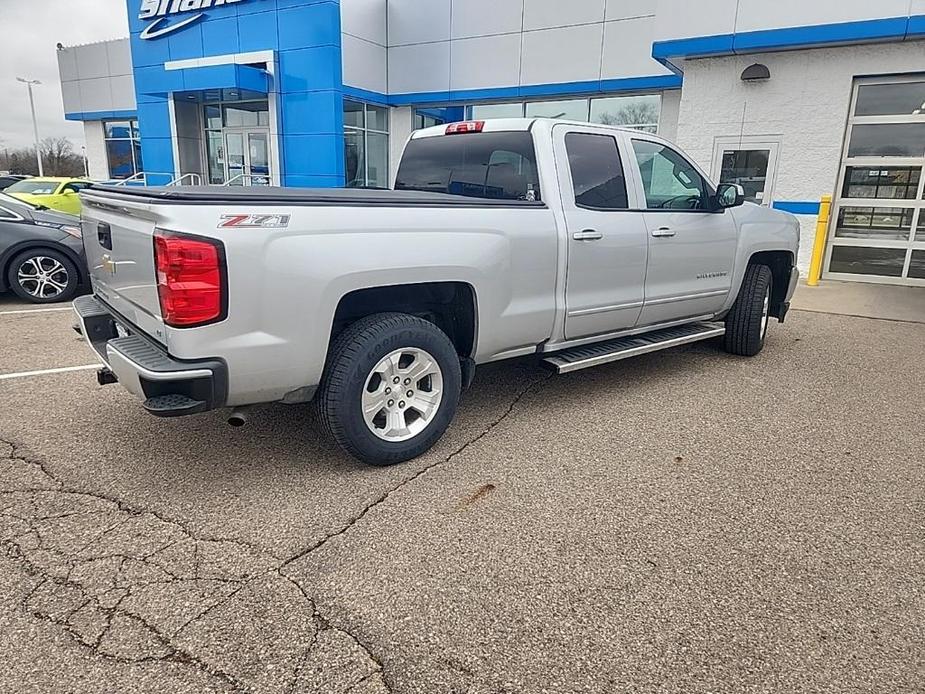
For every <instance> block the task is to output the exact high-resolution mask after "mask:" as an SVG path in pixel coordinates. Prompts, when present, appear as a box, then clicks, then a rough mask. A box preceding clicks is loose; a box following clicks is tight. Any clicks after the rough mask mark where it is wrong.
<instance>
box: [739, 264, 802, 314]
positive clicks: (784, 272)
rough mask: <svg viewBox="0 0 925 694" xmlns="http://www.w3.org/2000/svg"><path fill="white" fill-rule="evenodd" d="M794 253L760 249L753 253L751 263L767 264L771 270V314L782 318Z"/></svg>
mask: <svg viewBox="0 0 925 694" xmlns="http://www.w3.org/2000/svg"><path fill="white" fill-rule="evenodd" d="M793 260H794V258H793V253H791V252H790V251H759V252H757V253H753V254H752V255H751V256H750V257H749V259H748V264H749V265H766V266H767V267H768V268H770V270H771V277H772V280H773V281H772V283H771V312H770V313H771V315H772V316H773V317H774V318H778V319H780V318H781V315H782V313H783V311H784V306H783V304H784V302H785V301H786V300H787V289H788V288H789V286H790V275H791V273H792V272H793Z"/></svg>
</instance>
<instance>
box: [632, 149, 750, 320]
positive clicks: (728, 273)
mask: <svg viewBox="0 0 925 694" xmlns="http://www.w3.org/2000/svg"><path fill="white" fill-rule="evenodd" d="M630 139H631V142H632V148H631V149H632V153H631V155H630V156H631V157H632V158H633V161H634V164H632V165H631V166H632V173H633V176H635V177H636V183H637V188H638V189H639V190H640V191H641V193H642V195H641V196H640V197H641V200H640V202H641V203H642V204H643V205H644V207H645V214H644V218H645V226H646V229H647V230H648V235H649V236H648V240H649V260H648V269H647V272H646V280H645V295H646V299H645V306H644V307H643V309H642V315H641V316H640V318H639V323H640V325H654V324H656V323H665V322H669V321H674V320H682V319H685V318H692V317H697V316H706V315H709V314H713V313H716V312H718V311H720V310H721V309H722V307H723V304H724V303H725V300H726V296H727V295H728V294H729V291H730V288H731V282H732V268H733V263H734V262H735V254H736V246H737V242H738V231H737V228H736V224H735V221H734V220H733V218H732V215H731V214H728V213H726V212H725V211H724V210H717V211H713V203H712V196H713V193H714V191H713V187H712V186H711V185H710V183H709V182H708V181H707V180H706V178H704V176H703V175H702V174H701V173H700V171H698V170H697V168H696V167H695V166H694V165H693V164H692V163H691V162H690V161H688V160H687V158H686V157H684V155H682V154H681V153H680V152H678V151H677V150H675V149H674V148H672V147H669V146H668V145H667V144H666V143H664V142H662V141H660V140H655V139H650V138H647V137H644V136H642V135H640V136H636V135H633V136H632V137H631V138H630Z"/></svg>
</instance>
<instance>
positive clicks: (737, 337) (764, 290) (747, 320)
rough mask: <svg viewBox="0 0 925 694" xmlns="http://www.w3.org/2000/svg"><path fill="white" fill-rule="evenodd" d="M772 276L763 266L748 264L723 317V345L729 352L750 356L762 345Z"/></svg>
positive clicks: (766, 331)
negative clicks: (724, 326)
mask: <svg viewBox="0 0 925 694" xmlns="http://www.w3.org/2000/svg"><path fill="white" fill-rule="evenodd" d="M772 286H773V275H772V273H771V268H769V267H768V266H767V265H749V266H748V268H747V269H746V270H745V278H744V279H743V280H742V289H740V290H739V296H738V297H736V301H735V303H734V304H733V305H732V310H731V311H730V312H729V315H728V316H726V336H725V338H724V340H725V348H726V351H727V352H729V353H730V354H738V355H741V356H743V357H753V356H755V355H756V354H758V352H760V351H761V350H762V348H763V347H764V340H765V337H766V336H767V334H768V324H769V323H770V317H771V289H772Z"/></svg>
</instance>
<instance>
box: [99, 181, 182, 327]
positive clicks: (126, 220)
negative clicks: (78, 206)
mask: <svg viewBox="0 0 925 694" xmlns="http://www.w3.org/2000/svg"><path fill="white" fill-rule="evenodd" d="M81 199H82V202H83V212H82V216H81V227H82V232H83V242H84V250H85V252H86V255H87V266H88V268H89V270H90V277H91V279H92V281H93V288H94V292H95V294H96V295H97V297H98V298H99V299H101V300H102V301H104V302H105V303H106V304H108V305H109V307H110V308H112V309H113V310H115V311H116V313H118V314H120V315H121V316H123V317H124V318H125V319H126V320H128V321H129V322H130V323H132V324H133V325H134V326H136V327H137V328H139V329H141V330H142V331H144V332H145V333H147V334H148V335H150V336H151V337H153V338H155V339H156V340H158V341H159V342H162V343H165V342H166V336H165V331H164V323H163V321H162V320H161V309H160V301H159V299H158V293H157V273H156V271H155V267H154V241H153V237H154V228H155V226H156V224H157V219H158V218H157V215H156V213H155V206H154V205H151V204H148V203H145V202H141V201H135V200H131V199H119V200H118V201H117V200H114V199H112V198H103V197H95V196H94V195H93V193H92V191H88V192H84V193H82V194H81Z"/></svg>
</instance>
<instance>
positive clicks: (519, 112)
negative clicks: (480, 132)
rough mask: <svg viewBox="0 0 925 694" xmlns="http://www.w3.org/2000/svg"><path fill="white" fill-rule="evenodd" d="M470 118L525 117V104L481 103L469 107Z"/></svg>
mask: <svg viewBox="0 0 925 694" xmlns="http://www.w3.org/2000/svg"><path fill="white" fill-rule="evenodd" d="M467 110H468V113H469V120H489V119H491V118H523V117H524V105H523V103H522V102H518V103H515V104H479V105H477V106H470V107H469V108H468V109H467Z"/></svg>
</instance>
